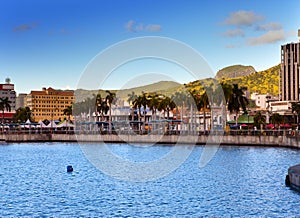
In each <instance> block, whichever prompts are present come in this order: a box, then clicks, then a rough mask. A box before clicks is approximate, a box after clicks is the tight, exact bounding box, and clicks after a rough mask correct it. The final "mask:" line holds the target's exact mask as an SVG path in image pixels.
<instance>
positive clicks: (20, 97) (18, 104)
mask: <svg viewBox="0 0 300 218" xmlns="http://www.w3.org/2000/svg"><path fill="white" fill-rule="evenodd" d="M26 97H27V94H24V93H21V94H19V95H18V97H17V99H16V109H18V108H20V107H25V103H26Z"/></svg>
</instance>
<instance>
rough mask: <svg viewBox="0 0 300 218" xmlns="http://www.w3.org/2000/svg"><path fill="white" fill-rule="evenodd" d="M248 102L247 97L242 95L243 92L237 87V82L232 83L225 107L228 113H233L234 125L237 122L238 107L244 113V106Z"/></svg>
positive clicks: (245, 111) (245, 110)
mask: <svg viewBox="0 0 300 218" xmlns="http://www.w3.org/2000/svg"><path fill="white" fill-rule="evenodd" d="M248 104H249V101H248V99H247V98H246V97H245V96H244V92H243V90H242V89H241V88H239V87H238V85H237V84H233V88H232V94H231V96H230V98H229V100H228V105H227V108H228V110H229V111H230V113H233V112H234V113H235V115H236V116H235V117H236V125H237V122H238V115H239V112H240V109H242V110H243V113H244V114H247V108H246V106H247V105H248Z"/></svg>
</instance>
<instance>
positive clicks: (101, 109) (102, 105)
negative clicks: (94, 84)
mask: <svg viewBox="0 0 300 218" xmlns="http://www.w3.org/2000/svg"><path fill="white" fill-rule="evenodd" d="M95 106H96V119H97V121H98V114H101V120H102V121H103V120H104V114H107V112H108V111H109V107H108V105H107V103H106V101H104V100H103V99H102V97H101V94H97V96H96V103H95Z"/></svg>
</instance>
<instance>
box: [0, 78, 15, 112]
mask: <svg viewBox="0 0 300 218" xmlns="http://www.w3.org/2000/svg"><path fill="white" fill-rule="evenodd" d="M6 97H7V98H8V100H9V101H10V102H11V103H10V108H11V112H14V111H15V110H16V91H15V86H14V84H11V82H10V79H9V78H6V79H5V83H4V84H0V98H6Z"/></svg>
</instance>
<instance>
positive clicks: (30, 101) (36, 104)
mask: <svg viewBox="0 0 300 218" xmlns="http://www.w3.org/2000/svg"><path fill="white" fill-rule="evenodd" d="M74 101H75V97H74V91H62V90H55V89H53V88H51V87H49V88H48V89H46V88H43V89H42V90H41V91H31V92H30V94H28V95H27V97H26V104H25V106H28V107H29V108H30V110H31V111H32V118H33V119H34V121H36V122H38V121H39V120H45V119H47V120H59V119H61V120H63V119H64V118H65V115H64V113H63V111H64V109H65V108H67V107H68V106H71V105H72V104H73V103H74Z"/></svg>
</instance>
